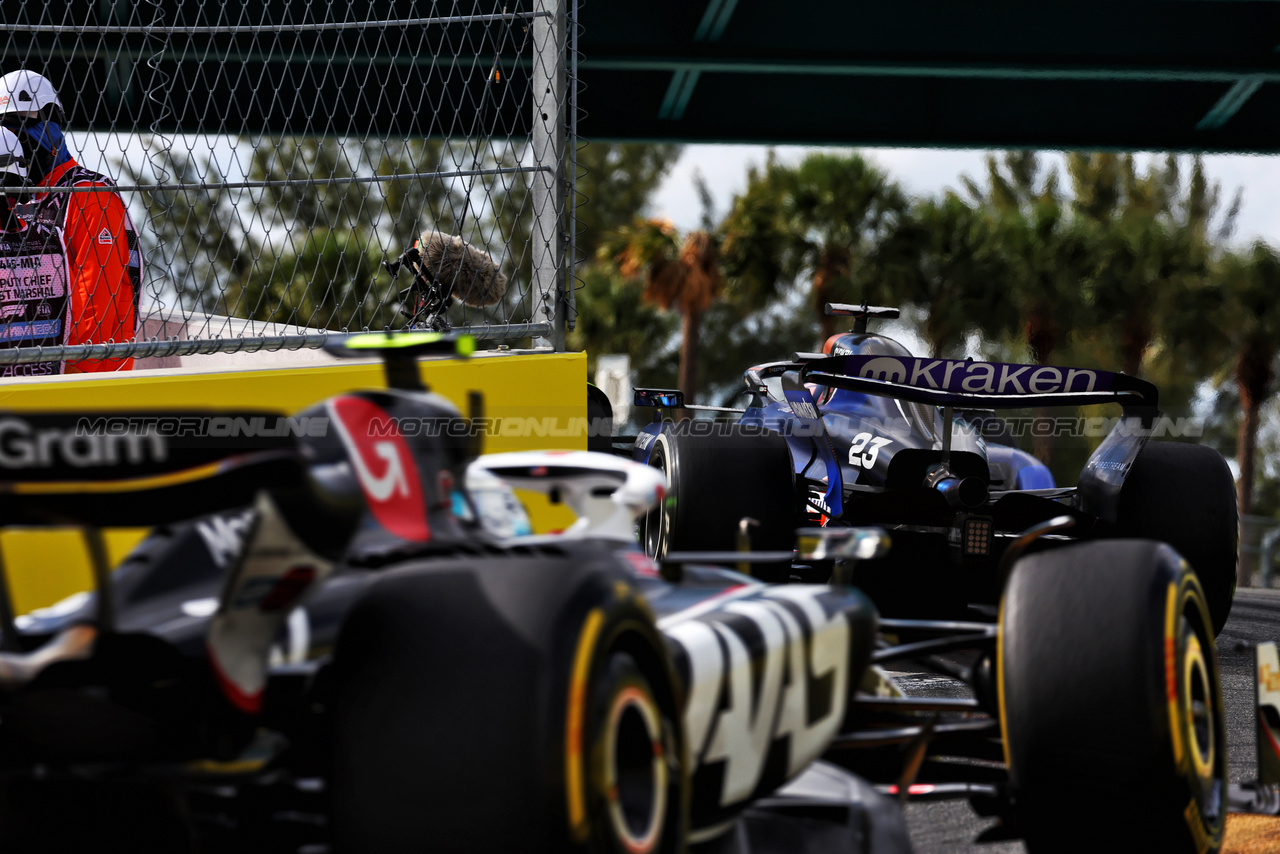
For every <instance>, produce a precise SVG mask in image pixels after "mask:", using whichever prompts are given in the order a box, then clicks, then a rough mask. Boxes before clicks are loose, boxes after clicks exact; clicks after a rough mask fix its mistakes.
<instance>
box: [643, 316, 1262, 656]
mask: <svg viewBox="0 0 1280 854" xmlns="http://www.w3.org/2000/svg"><path fill="white" fill-rule="evenodd" d="M827 312H828V314H833V315H841V316H850V317H852V318H853V319H854V329H853V331H851V332H848V333H844V334H839V335H836V336H834V337H833V338H831V340H829V341H828V342H827V343H826V345H825V346H824V351H823V352H822V353H815V354H797V358H796V359H794V360H791V361H784V362H774V363H770V364H764V365H757V366H755V367H752V368H750V369H749V370H747V372H746V374H745V383H746V392H747V393H748V394H749V395H750V397H751V400H750V402H749V403H748V405H747V406H746V407H745V408H743V409H728V408H725V407H698V406H687V405H686V403H685V400H684V396H683V394H681V393H680V392H679V391H671V390H660V389H639V390H637V391H636V398H635V403H636V404H637V405H639V406H651V407H657V408H658V410H659V412H658V414H657V416H656V417H655V420H654V421H653V423H651V424H649V425H648V426H646V427H645V428H643V429H642V430H641V432H640V434H639V435H638V436H637V437H635V439H634V443H633V445H632V447H631V449H630V450H631V454H632V455H633V457H634V458H635V459H637V460H639V461H642V462H647V463H649V464H650V465H653V466H655V467H657V468H659V469H661V470H662V471H663V472H665V473H666V474H667V476H668V477H669V479H670V482H671V490H670V492H669V493H668V494H667V496H666V498H665V500H664V502H663V505H662V507H661V508H659V509H658V510H657V511H655V512H654V513H653V514H652V515H651V516H650V517H649V518H648V519H647V520H646V523H645V524H644V526H643V532H642V536H643V538H644V545H645V548H646V550H647V551H648V552H649V553H650V554H652V555H655V556H657V557H661V556H662V555H663V554H665V553H667V552H668V551H688V550H712V551H723V550H728V549H733V548H735V547H737V546H738V545H739V544H740V543H741V542H742V541H743V540H744V539H745V540H747V541H749V542H750V543H751V544H752V545H753V546H754V547H756V548H759V549H764V550H773V551H776V550H784V551H785V550H786V549H788V548H790V547H791V545H792V537H793V534H792V532H793V529H795V528H796V527H797V525H803V524H809V525H815V526H840V525H883V526H885V527H887V528H888V529H889V530H890V531H891V532H892V535H893V539H894V549H893V551H892V552H890V553H889V554H888V555H887V556H886V557H884V558H883V559H879V560H876V561H867V562H864V563H862V564H860V565H859V568H858V575H857V576H856V578H853V579H852V580H853V581H854V582H855V583H856V584H857V585H858V586H859V587H860V588H861V589H862V590H864V591H865V592H867V593H868V594H869V595H870V596H871V597H872V599H873V601H875V603H876V605H877V607H878V608H879V609H880V611H881V613H884V614H889V615H894V616H930V617H965V616H972V615H973V613H974V612H973V610H971V608H970V606H972V605H975V604H977V605H978V606H980V610H981V612H982V613H985V614H986V615H987V616H994V608H995V605H996V603H998V602H999V600H1000V596H1001V593H1002V591H1003V589H1004V582H1005V578H1004V575H1005V573H1004V572H1003V571H1002V570H1001V567H1002V566H1003V565H1004V562H1003V561H1002V556H1003V555H1004V553H1005V551H1006V550H1007V549H1008V548H1009V547H1010V546H1011V545H1012V544H1014V543H1016V542H1018V541H1019V537H1020V536H1021V535H1022V532H1024V531H1026V530H1028V529H1030V528H1032V527H1034V526H1037V525H1040V524H1043V523H1046V522H1048V521H1049V520H1052V519H1062V520H1064V521H1063V522H1062V523H1061V524H1060V525H1059V527H1058V529H1057V530H1056V531H1055V532H1054V533H1053V536H1052V537H1051V538H1049V539H1048V540H1046V541H1045V542H1046V543H1063V542H1068V541H1077V542H1085V541H1098V540H1105V539H1113V538H1139V539H1148V540H1154V541H1158V542H1162V543H1167V544H1169V545H1171V546H1172V547H1173V548H1174V549H1175V550H1176V551H1177V552H1178V553H1179V554H1180V555H1182V556H1183V557H1184V558H1186V559H1187V560H1188V561H1189V562H1190V564H1191V566H1192V567H1193V569H1194V570H1195V572H1196V573H1197V574H1198V576H1199V578H1200V583H1201V584H1202V586H1203V589H1204V592H1205V596H1206V598H1207V600H1208V603H1209V612H1210V614H1211V617H1212V625H1213V629H1214V631H1215V632H1217V631H1220V630H1221V629H1222V626H1223V625H1224V624H1225V623H1226V619H1227V614H1228V613H1229V611H1230V608H1231V600H1232V597H1233V596H1234V592H1235V577H1236V564H1237V554H1238V552H1237V514H1236V498H1235V486H1234V481H1233V478H1232V475H1231V472H1230V470H1229V468H1228V467H1227V464H1226V462H1225V461H1224V460H1223V459H1222V457H1221V455H1220V454H1218V453H1217V452H1216V451H1214V450H1213V449H1211V448H1208V447H1204V446H1198V445H1192V444H1185V443H1175V442H1167V441H1157V440H1154V439H1152V438H1151V436H1152V433H1153V432H1154V431H1155V428H1156V427H1157V426H1158V425H1159V424H1160V419H1161V417H1162V415H1161V412H1160V411H1159V408H1158V395H1157V390H1156V388H1155V387H1154V386H1153V385H1151V384H1150V383H1147V382H1144V381H1142V380H1140V379H1137V378H1134V377H1130V376H1127V375H1124V374H1118V373H1111V372H1108V371H1101V370H1093V369H1085V368H1063V367H1054V366H1041V365H1016V364H997V363H990V362H975V361H972V360H955V359H923V358H916V357H913V356H911V355H910V353H908V351H907V350H906V348H904V347H903V346H902V345H901V344H899V343H898V342H897V341H894V340H893V339H891V338H887V337H885V336H883V335H878V334H873V333H869V332H868V331H867V322H868V319H870V318H877V317H880V318H889V317H896V316H897V314H898V312H897V310H896V309H889V308H877V307H868V306H852V305H828V306H827ZM1100 403H1118V404H1120V405H1121V406H1122V407H1123V416H1122V417H1120V418H1115V419H1110V421H1111V423H1112V424H1113V426H1112V428H1111V430H1110V432H1109V433H1108V434H1107V435H1106V438H1105V439H1104V440H1103V442H1102V443H1101V445H1100V446H1099V447H1098V448H1097V450H1096V451H1095V452H1094V453H1093V455H1092V457H1091V458H1090V459H1089V460H1088V463H1087V464H1086V465H1085V467H1084V469H1083V471H1082V472H1081V473H1080V478H1079V482H1078V483H1077V485H1076V486H1074V487H1059V486H1058V485H1057V484H1055V483H1054V480H1053V477H1052V475H1051V474H1050V473H1049V470H1048V469H1047V468H1045V467H1044V466H1043V465H1041V464H1040V463H1039V461H1038V460H1037V459H1036V458H1035V457H1033V456H1031V455H1030V454H1028V453H1026V452H1024V451H1021V450H1019V449H1017V448H1016V447H1013V446H1012V440H1011V439H1010V438H1008V437H1007V436H1004V437H1002V436H1001V435H1000V434H1001V428H1000V424H1001V422H1000V421H999V420H998V419H996V418H995V416H994V414H993V412H992V410H996V409H1028V408H1036V409H1039V408H1043V407H1062V406H1070V407H1076V406H1084V405H1088V404H1100ZM680 407H684V408H686V409H693V410H714V411H715V412H716V414H717V416H719V417H720V418H722V419H723V418H724V417H725V416H729V417H730V418H732V419H733V420H732V421H727V422H726V421H723V420H721V421H715V422H712V421H699V420H686V421H671V420H664V418H663V417H662V415H661V410H663V409H667V410H670V409H675V408H680ZM1090 420H1091V421H1096V422H1098V423H1099V424H1103V423H1106V419H1103V418H1096V419H1090ZM1046 423H1048V422H1046ZM1001 438H1003V439H1004V441H1005V442H1006V444H1001V442H1000V439H1001ZM744 519H746V520H749V521H748V522H746V523H743V524H745V525H746V527H745V528H742V530H739V527H740V523H742V520H744ZM836 569H837V568H836V567H833V565H832V564H830V563H825V564H819V565H814V564H811V563H805V562H800V563H793V562H791V561H780V562H779V563H778V564H776V565H774V566H772V567H760V568H759V570H760V572H762V573H763V575H762V577H765V578H772V579H775V580H783V579H786V578H788V577H791V576H798V577H803V578H806V579H811V580H818V579H825V578H827V577H829V576H830V575H831V573H832V572H833V570H836Z"/></svg>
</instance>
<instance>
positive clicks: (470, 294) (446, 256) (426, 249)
mask: <svg viewBox="0 0 1280 854" xmlns="http://www.w3.org/2000/svg"><path fill="white" fill-rule="evenodd" d="M418 250H419V251H420V252H421V253H422V258H423V260H424V261H425V263H426V265H427V269H428V270H429V271H431V275H432V277H434V278H435V280H436V281H437V282H439V283H440V284H441V285H449V284H451V283H452V285H453V295H454V296H455V297H457V298H458V299H460V300H462V302H464V303H466V304H467V305H469V306H472V307H479V306H484V305H493V304H494V303H496V302H497V301H498V300H500V299H502V295H503V294H505V293H506V292H507V277H506V276H505V275H503V274H502V271H501V270H499V269H498V265H497V264H495V263H494V262H493V259H492V258H490V257H489V255H488V254H487V253H485V252H481V251H480V250H479V249H476V248H475V247H474V246H471V245H470V244H467V243H463V242H462V238H461V237H459V236H457V235H456V234H455V235H448V234H442V233H440V232H438V231H424V232H422V237H420V238H419V239H418Z"/></svg>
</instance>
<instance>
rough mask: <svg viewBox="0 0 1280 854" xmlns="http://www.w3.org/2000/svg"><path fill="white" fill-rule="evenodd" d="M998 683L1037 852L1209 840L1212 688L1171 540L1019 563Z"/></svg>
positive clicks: (1216, 804) (1019, 803)
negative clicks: (1171, 546)
mask: <svg viewBox="0 0 1280 854" xmlns="http://www.w3.org/2000/svg"><path fill="white" fill-rule="evenodd" d="M997 690H998V692H999V704H1000V708H1001V711H1002V716H1001V722H1000V723H1001V730H1002V733H1003V736H1004V744H1005V751H1006V757H1007V760H1008V764H1009V776H1010V781H1011V784H1012V787H1013V792H1014V797H1015V804H1016V807H1017V811H1018V821H1019V824H1020V826H1021V827H1022V829H1023V831H1024V833H1025V835H1026V840H1027V847H1028V849H1029V850H1030V851H1031V852H1033V854H1045V852H1049V854H1053V852H1076V851H1139V850H1141V851H1161V852H1171V853H1172V854H1177V852H1186V854H1191V852H1199V854H1204V852H1213V851H1217V850H1218V848H1219V846H1220V845H1221V844H1222V831H1223V826H1224V823H1225V799H1226V771H1227V764H1226V763H1227V752H1226V728H1225V718H1224V716H1223V708H1222V688H1221V683H1220V682H1219V677H1218V663H1217V656H1216V653H1215V651H1214V645H1213V634H1212V628H1211V623H1210V618H1209V611H1208V608H1207V606H1206V604H1205V600H1204V594H1203V593H1202V592H1201V588H1200V583H1199V581H1198V580H1197V579H1196V576H1195V574H1194V573H1192V572H1191V571H1190V570H1189V568H1188V567H1187V565H1186V563H1185V561H1183V560H1182V559H1181V558H1180V557H1179V556H1178V555H1177V553H1175V552H1174V551H1173V550H1172V549H1171V548H1169V547H1168V546H1166V545H1163V544H1161V543H1155V542H1150V541H1143V540H1104V541H1096V542H1090V543H1082V544H1078V545H1073V546H1067V547H1064V548H1060V549H1057V550H1053V551H1047V552H1042V553H1039V554H1035V555H1031V556H1029V557H1025V558H1023V559H1022V560H1020V561H1018V563H1017V564H1016V566H1015V567H1014V570H1013V573H1012V575H1011V577H1010V580H1009V584H1008V587H1007V588H1006V591H1005V596H1004V600H1003V602H1002V605H1001V617H1000V639H999V645H998V652H997ZM1100 817H1101V818H1100Z"/></svg>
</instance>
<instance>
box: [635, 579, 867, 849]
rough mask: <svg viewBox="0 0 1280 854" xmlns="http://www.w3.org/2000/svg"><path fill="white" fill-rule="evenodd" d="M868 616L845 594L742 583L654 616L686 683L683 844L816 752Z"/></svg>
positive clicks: (830, 729) (860, 663) (844, 699)
mask: <svg viewBox="0 0 1280 854" xmlns="http://www.w3.org/2000/svg"><path fill="white" fill-rule="evenodd" d="M872 614H873V612H872V609H871V606H870V604H869V603H868V602H867V600H866V599H864V598H863V597H862V595H861V594H859V593H857V592H856V591H853V590H848V589H845V590H841V589H838V588H833V587H829V586H825V585H824V586H818V585H799V584H796V585H786V586H765V585H759V584H749V585H743V586H741V587H737V588H730V589H728V590H726V591H724V592H723V593H721V594H720V595H718V596H715V597H712V598H711V599H708V600H704V601H703V602H701V603H699V604H697V605H694V606H692V607H690V608H688V609H686V610H684V611H681V612H677V613H675V614H671V615H668V616H666V617H664V618H661V619H660V620H659V622H658V626H659V628H660V629H661V630H662V632H663V633H664V634H665V635H666V637H667V639H668V641H669V645H670V649H671V653H672V659H673V661H674V663H675V666H676V671H677V673H678V674H679V677H680V680H681V682H683V684H684V685H685V686H686V692H685V696H686V698H687V700H686V705H685V709H684V723H685V730H686V733H687V737H688V746H689V759H690V764H691V766H692V769H693V805H692V826H693V836H692V837H691V839H692V840H693V841H698V840H699V839H706V838H711V837H712V836H715V835H716V834H717V833H718V832H720V831H721V830H722V829H723V828H724V826H725V825H726V823H728V822H731V821H732V820H733V819H734V818H735V816H736V815H737V814H738V813H739V812H740V811H741V810H742V809H743V808H744V807H745V806H747V805H749V804H750V803H751V802H752V801H754V800H756V799H758V798H760V797H762V796H763V795H766V794H768V793H769V792H772V791H773V790H775V789H776V788H778V787H779V786H780V785H782V784H783V783H785V782H786V781H788V780H790V779H792V778H794V777H795V776H796V775H797V774H799V773H800V772H801V771H803V770H804V768H805V767H806V766H808V765H809V763H811V762H812V761H813V760H815V759H817V758H818V757H819V756H821V755H822V753H823V751H824V750H826V748H827V746H828V745H829V744H830V742H831V739H832V738H834V737H835V736H836V735H837V733H838V732H839V730H840V727H841V725H842V724H843V722H844V719H845V712H846V710H847V706H848V697H849V694H850V692H851V691H852V690H853V689H854V688H855V687H856V685H852V684H851V681H856V676H857V675H858V674H860V673H861V672H862V669H863V667H864V666H865V664H866V656H868V655H869V654H870V649H871V644H872V641H873V636H874V632H875V628H874V625H875V619H874V616H873V615H872Z"/></svg>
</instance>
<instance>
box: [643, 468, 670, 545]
mask: <svg viewBox="0 0 1280 854" xmlns="http://www.w3.org/2000/svg"><path fill="white" fill-rule="evenodd" d="M651 465H653V467H654V468H656V469H658V470H659V471H660V472H662V473H663V475H665V476H666V478H667V491H666V494H665V495H663V497H662V500H661V501H660V502H658V506H657V507H655V508H654V509H653V510H652V511H650V513H649V515H648V516H647V517H646V519H645V526H644V550H645V551H646V552H647V553H648V554H649V556H650V557H656V558H660V557H662V556H664V555H665V554H666V553H667V549H668V547H669V544H670V536H671V534H670V532H671V513H670V510H669V507H670V505H672V504H674V503H675V500H676V496H675V482H674V479H673V478H672V477H671V472H670V471H668V470H667V469H668V467H667V458H666V457H665V456H663V455H662V454H661V453H659V454H658V456H657V459H656V460H654V462H653V463H651Z"/></svg>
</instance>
